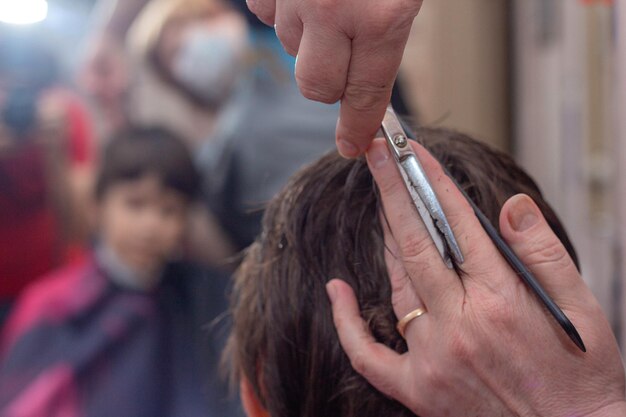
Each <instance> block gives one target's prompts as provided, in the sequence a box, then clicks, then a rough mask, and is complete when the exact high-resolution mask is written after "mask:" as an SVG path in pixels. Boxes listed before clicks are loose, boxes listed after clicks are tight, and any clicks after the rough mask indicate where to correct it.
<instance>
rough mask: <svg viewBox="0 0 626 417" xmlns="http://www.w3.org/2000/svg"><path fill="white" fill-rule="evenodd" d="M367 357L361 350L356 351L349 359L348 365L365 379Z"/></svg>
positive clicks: (367, 367) (367, 368)
mask: <svg viewBox="0 0 626 417" xmlns="http://www.w3.org/2000/svg"><path fill="white" fill-rule="evenodd" d="M367 358H368V356H367V355H366V354H365V352H364V351H363V350H358V351H356V352H354V353H353V354H352V356H351V357H350V365H352V368H353V369H354V370H355V371H356V372H357V373H359V374H360V375H362V376H364V377H366V378H367V376H368V374H369V366H368V360H367Z"/></svg>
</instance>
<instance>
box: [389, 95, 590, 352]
mask: <svg viewBox="0 0 626 417" xmlns="http://www.w3.org/2000/svg"><path fill="white" fill-rule="evenodd" d="M381 130H382V131H383V135H384V136H385V139H386V140H387V146H388V147H389V150H390V151H391V154H392V155H393V157H394V159H395V161H396V165H397V167H398V170H399V171H400V175H401V176H402V179H403V181H404V184H405V186H406V188H407V190H408V192H409V195H410V196H411V200H413V204H414V206H415V208H416V209H417V212H418V213H419V215H420V217H421V218H422V220H423V222H424V225H425V226H426V229H427V230H428V233H429V234H430V237H431V239H432V240H433V242H434V244H435V246H436V247H437V250H438V252H439V254H440V255H441V258H442V259H443V261H444V263H445V264H446V266H447V267H448V268H450V269H452V268H453V267H454V263H456V264H457V265H460V264H462V263H463V261H464V259H463V254H462V253H461V249H460V248H459V245H458V243H457V241H456V238H455V237H454V233H453V232H452V228H451V227H450V223H449V222H448V220H447V218H446V215H445V213H444V211H443V209H442V207H441V204H440V203H439V200H438V199H437V195H436V194H435V191H434V189H433V187H432V185H431V184H430V182H429V181H428V177H427V176H426V173H425V172H424V169H423V168H422V165H421V164H420V162H419V159H418V158H417V155H416V154H415V152H414V151H413V148H412V146H411V144H410V143H409V139H415V138H414V137H413V135H411V134H409V133H408V132H409V130H408V129H407V130H405V129H404V126H403V123H402V121H401V120H400V119H399V118H398V116H397V115H396V113H395V111H394V110H393V107H391V105H389V106H387V110H386V111H385V117H384V118H383V122H382V126H381ZM442 167H443V165H442ZM443 169H444V172H445V173H446V175H447V176H448V177H449V178H450V179H451V180H452V182H453V183H454V185H455V186H456V187H457V189H459V191H461V194H463V196H464V197H465V199H466V200H467V201H468V203H469V204H470V205H471V206H472V209H473V210H474V214H475V215H476V217H477V218H478V221H479V222H480V224H481V225H482V227H483V229H484V230H485V232H486V233H487V235H488V236H489V237H490V238H491V240H492V242H493V243H494V244H495V246H496V247H497V248H498V250H499V251H500V253H501V254H502V255H503V256H504V258H505V259H506V260H507V262H508V263H509V265H511V267H512V268H513V270H514V271H515V272H517V274H518V275H519V276H520V277H521V278H522V279H523V280H524V281H525V282H526V284H527V285H528V286H529V287H530V289H531V290H532V291H533V292H534V293H535V294H536V295H537V297H538V298H539V300H541V302H542V303H543V304H544V305H545V306H546V308H547V309H548V311H549V312H550V314H552V316H553V317H554V318H555V319H556V321H557V322H558V323H559V325H560V326H561V328H563V330H564V331H565V333H567V335H568V336H569V337H570V339H571V340H572V341H573V342H574V344H576V346H578V348H579V349H580V350H581V351H583V352H586V348H585V344H584V343H583V340H582V338H581V337H580V335H579V334H578V331H577V330H576V327H574V324H573V323H572V322H571V321H570V320H569V318H568V317H567V316H566V315H565V313H563V311H562V310H561V309H560V308H559V306H558V305H557V304H556V303H555V302H554V300H552V298H551V297H550V296H549V295H548V293H547V292H546V291H545V289H544V288H543V287H542V286H541V284H540V283H539V281H538V280H537V278H535V276H534V275H533V274H532V272H530V270H529V269H528V268H527V267H526V266H525V265H524V263H523V262H522V261H521V260H520V259H519V258H518V257H517V255H515V252H513V250H512V249H511V247H510V246H509V245H508V244H507V243H506V242H505V241H504V239H502V237H501V236H500V234H499V233H498V231H497V229H496V228H495V227H494V226H493V225H492V224H491V222H490V221H489V219H488V218H487V217H486V216H485V214H484V213H483V212H482V211H481V210H480V208H479V207H478V206H477V205H476V203H474V201H473V200H472V199H471V198H470V197H469V196H468V195H467V194H466V193H465V191H464V190H463V188H462V187H460V186H459V184H458V183H457V182H456V181H455V180H454V177H452V175H450V173H449V172H448V171H447V170H446V169H445V167H443ZM453 260H454V262H453Z"/></svg>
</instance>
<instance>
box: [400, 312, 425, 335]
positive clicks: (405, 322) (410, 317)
mask: <svg viewBox="0 0 626 417" xmlns="http://www.w3.org/2000/svg"><path fill="white" fill-rule="evenodd" d="M424 313H426V309H425V308H422V307H419V308H416V309H415V310H413V311H411V312H410V313H409V314H407V315H406V316H404V317H402V319H401V320H400V321H399V322H398V324H397V325H396V329H398V333H400V336H402V338H403V339H405V337H404V332H405V330H406V326H408V324H409V323H410V322H411V320H413V319H416V318H418V317H419V316H421V315H422V314H424Z"/></svg>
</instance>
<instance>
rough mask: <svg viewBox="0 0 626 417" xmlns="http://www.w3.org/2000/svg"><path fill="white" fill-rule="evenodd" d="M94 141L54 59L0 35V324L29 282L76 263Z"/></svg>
mask: <svg viewBox="0 0 626 417" xmlns="http://www.w3.org/2000/svg"><path fill="white" fill-rule="evenodd" d="M93 160H94V152H93V137H92V131H91V124H90V120H89V117H88V116H87V113H86V111H85V110H84V107H83V106H82V104H81V103H80V101H79V100H78V99H77V97H76V96H75V95H73V94H71V93H70V92H69V91H68V89H66V88H63V87H62V86H61V83H60V81H59V79H58V77H57V65H56V62H55V59H54V57H53V56H52V55H51V54H50V53H49V52H48V51H47V50H46V49H44V48H43V47H42V46H41V45H40V44H39V43H38V42H36V41H35V40H34V39H32V38H31V37H29V36H28V35H27V34H19V33H17V34H16V33H13V34H11V33H9V32H8V30H7V29H6V28H0V324H2V321H3V317H4V315H5V314H6V313H7V312H8V311H9V307H10V306H11V304H12V302H13V300H14V299H15V298H16V297H17V296H18V295H19V293H20V292H21V290H22V289H23V288H24V287H25V286H26V285H27V284H29V283H30V282H31V281H33V280H34V279H35V278H37V277H39V276H41V275H42V274H44V273H47V272H49V271H50V270H51V269H53V268H55V267H58V266H60V265H62V264H64V263H66V262H68V261H70V260H71V259H72V258H76V257H78V256H80V252H81V247H82V245H83V241H84V239H85V238H86V236H87V234H88V227H87V209H86V204H87V201H88V189H89V184H90V179H91V169H92V167H93Z"/></svg>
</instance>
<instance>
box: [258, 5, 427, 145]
mask: <svg viewBox="0 0 626 417" xmlns="http://www.w3.org/2000/svg"><path fill="white" fill-rule="evenodd" d="M421 5H422V0H385V1H381V0H336V1H332V0H331V1H329V0H248V7H249V8H250V10H251V11H252V12H253V13H255V14H256V15H257V16H258V17H259V18H260V19H261V20H262V21H263V22H265V23H266V24H268V25H275V29H276V34H277V35H278V38H279V39H280V40H281V42H282V44H283V46H284V47H285V50H286V51H287V52H288V53H290V54H291V55H297V63H296V80H297V82H298V85H299V87H300V91H301V92H302V94H303V95H304V96H305V97H307V98H309V99H312V100H317V101H321V102H324V103H334V102H336V101H337V100H341V112H340V118H339V122H338V124H337V135H336V139H337V147H338V149H339V152H341V154H342V155H344V156H347V157H354V156H356V155H358V154H360V153H362V152H363V151H364V150H365V149H367V147H368V146H369V144H370V142H371V141H372V138H373V137H374V135H375V134H376V131H377V130H378V129H379V128H380V123H381V121H382V119H383V115H384V113H385V107H386V106H387V104H388V103H389V99H390V98H391V88H392V87H393V82H394V80H395V78H396V74H397V72H398V67H399V66H400V61H401V59H402V53H403V52H404V46H405V44H406V41H407V38H408V36H409V31H410V29H411V24H412V23H413V19H414V18H415V16H416V15H417V13H418V11H419V9H420V7H421Z"/></svg>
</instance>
